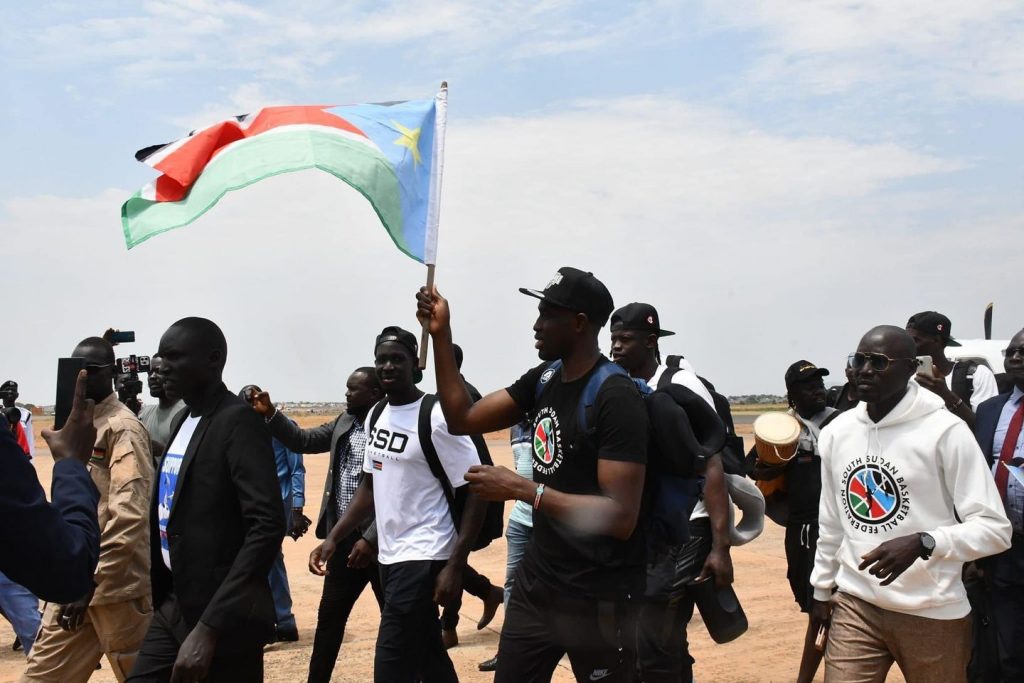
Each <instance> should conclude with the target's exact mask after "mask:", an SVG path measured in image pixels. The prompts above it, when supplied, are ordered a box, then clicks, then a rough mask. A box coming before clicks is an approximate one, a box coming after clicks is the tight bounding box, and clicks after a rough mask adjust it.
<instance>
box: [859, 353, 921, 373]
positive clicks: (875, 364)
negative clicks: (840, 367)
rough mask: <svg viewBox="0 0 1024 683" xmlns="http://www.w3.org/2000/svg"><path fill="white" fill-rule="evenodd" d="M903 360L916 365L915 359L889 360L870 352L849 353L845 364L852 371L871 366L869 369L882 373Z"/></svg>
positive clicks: (881, 354)
mask: <svg viewBox="0 0 1024 683" xmlns="http://www.w3.org/2000/svg"><path fill="white" fill-rule="evenodd" d="M901 360H905V361H910V362H911V363H913V364H914V365H917V364H918V361H917V359H916V358H889V356H887V355H885V354H884V353H871V352H864V353H862V352H860V351H858V352H857V353H851V354H850V356H849V357H848V358H847V360H846V362H847V365H849V366H850V367H851V368H853V369H854V370H860V369H861V368H863V367H864V366H865V365H868V364H869V363H870V364H871V369H872V370H874V371H875V372H884V371H885V370H887V369H888V368H889V366H890V365H892V364H893V363H896V362H898V361H901Z"/></svg>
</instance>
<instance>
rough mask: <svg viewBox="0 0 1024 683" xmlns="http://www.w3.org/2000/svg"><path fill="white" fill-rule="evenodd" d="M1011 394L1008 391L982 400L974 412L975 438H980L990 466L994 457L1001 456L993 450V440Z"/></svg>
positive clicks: (979, 441) (979, 443)
mask: <svg viewBox="0 0 1024 683" xmlns="http://www.w3.org/2000/svg"><path fill="white" fill-rule="evenodd" d="M1011 394H1012V392H1007V393H1005V394H999V395H998V396H993V397H992V398H990V399H987V400H985V401H982V402H981V404H980V405H979V406H978V410H977V411H976V412H975V413H974V438H975V439H977V440H978V445H979V446H981V452H982V453H984V454H985V459H986V460H987V461H988V465H989V467H991V466H992V464H993V463H994V462H995V460H994V459H995V458H998V457H999V454H998V453H993V452H992V441H993V440H994V439H995V437H996V427H998V426H999V416H1000V415H1001V414H1002V412H1003V407H1004V406H1005V405H1006V402H1007V401H1009V400H1010V395H1011Z"/></svg>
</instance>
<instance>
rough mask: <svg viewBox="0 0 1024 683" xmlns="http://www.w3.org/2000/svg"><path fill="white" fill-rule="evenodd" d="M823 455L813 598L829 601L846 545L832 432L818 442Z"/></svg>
mask: <svg viewBox="0 0 1024 683" xmlns="http://www.w3.org/2000/svg"><path fill="white" fill-rule="evenodd" d="M818 450H819V451H820V453H821V499H820V500H819V502H818V547H817V550H816V551H815V553H814V570H813V571H812V572H811V586H813V587H814V599H815V600H818V601H820V602H828V601H829V600H830V599H831V597H832V589H833V588H835V585H836V574H838V573H839V546H840V544H842V542H843V524H842V518H841V517H840V515H839V503H838V502H837V500H836V491H835V477H834V476H833V474H832V467H831V465H832V432H831V431H829V430H825V431H823V432H822V433H821V438H820V439H819V440H818Z"/></svg>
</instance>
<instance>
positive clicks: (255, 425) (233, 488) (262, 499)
mask: <svg viewBox="0 0 1024 683" xmlns="http://www.w3.org/2000/svg"><path fill="white" fill-rule="evenodd" d="M187 415H188V411H187V410H183V411H182V412H181V414H179V415H178V416H177V417H175V418H174V424H173V426H172V428H171V436H170V438H169V439H168V445H170V444H171V443H173V442H174V437H175V436H176V435H177V433H178V430H179V429H180V428H181V423H182V422H183V421H184V420H185V418H186V416H187ZM165 452H166V451H165ZM161 462H162V458H161ZM158 472H159V469H158ZM158 499H159V486H157V487H155V490H154V491H153V500H152V503H151V505H150V532H151V539H152V540H151V543H150V546H151V550H152V578H153V602H154V605H156V606H157V607H159V606H160V605H161V604H162V603H163V601H164V600H165V599H166V598H167V596H168V595H169V594H170V593H172V592H173V593H174V594H175V595H176V596H177V599H178V604H179V605H180V607H181V614H182V617H183V618H184V620H185V622H186V623H187V624H188V625H189V627H194V626H195V624H196V623H197V622H198V621H202V622H203V623H204V624H206V625H207V626H210V627H212V628H214V629H216V630H217V631H219V632H220V640H219V641H218V646H220V645H222V644H223V645H226V646H230V645H231V644H232V643H239V644H247V643H251V642H252V641H253V640H257V641H260V642H266V641H269V640H271V638H272V635H273V630H274V621H275V617H274V601H273V598H272V597H271V594H270V585H269V583H268V581H267V575H268V573H269V572H270V567H271V565H272V564H273V562H274V559H275V558H276V557H277V554H278V552H280V550H281V541H282V540H283V539H284V532H285V520H284V510H283V508H282V507H281V489H280V488H279V485H278V481H277V471H276V467H275V464H274V450H273V448H272V447H271V443H270V432H269V431H268V430H267V428H266V425H265V424H264V422H263V419H262V418H261V417H260V416H259V415H257V414H256V412H255V411H253V409H252V408H251V407H250V406H249V405H248V404H246V403H245V402H244V401H242V400H241V399H240V398H238V397H237V396H235V395H234V394H232V393H231V392H229V391H228V390H227V388H226V387H224V385H221V396H220V399H219V400H218V401H217V402H216V404H215V405H214V406H213V407H211V408H209V409H208V410H207V411H206V413H204V414H203V415H202V419H201V420H200V421H199V424H198V426H197V427H196V431H195V433H194V434H193V435H192V440H191V441H190V442H189V445H188V448H187V449H186V451H185V456H184V459H183V460H182V463H181V468H180V470H179V472H178V481H177V485H176V487H175V491H174V503H173V505H172V506H171V514H170V519H169V520H168V522H167V540H168V547H169V549H170V555H171V567H172V568H173V570H168V569H167V566H166V565H165V564H164V561H163V557H162V555H161V553H160V531H159V528H158V520H157V505H158Z"/></svg>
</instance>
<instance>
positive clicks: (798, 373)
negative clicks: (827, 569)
mask: <svg viewBox="0 0 1024 683" xmlns="http://www.w3.org/2000/svg"><path fill="white" fill-rule="evenodd" d="M828 374H829V372H828V370H827V369H825V368H819V367H818V366H816V365H815V364H814V363H812V362H810V361H808V360H798V361H797V362H795V363H793V364H792V365H790V366H789V368H788V369H787V370H786V375H785V382H786V400H787V401H788V402H789V414H790V415H792V416H793V417H795V418H796V419H797V421H798V422H799V423H800V441H799V443H798V445H797V451H796V453H795V454H794V456H793V457H792V458H791V459H790V460H789V462H788V463H786V464H785V465H783V466H770V465H765V464H763V463H761V462H760V461H758V464H757V465H756V466H755V468H754V472H753V475H752V476H753V478H754V479H761V480H771V479H775V478H777V477H780V476H785V477H786V487H785V494H784V496H785V497H784V500H783V503H782V505H784V510H785V513H784V514H785V517H786V519H785V520H784V521H785V522H786V524H785V526H786V540H785V548H786V578H787V579H789V588H790V590H791V591H793V598H794V599H795V600H796V603H797V604H798V605H799V606H800V611H801V612H804V613H809V612H810V611H811V603H812V601H813V597H814V589H813V587H812V586H811V571H812V570H813V569H814V553H815V551H816V550H817V547H818V504H819V501H820V499H821V455H820V451H819V450H818V438H819V437H820V436H821V430H822V429H823V428H824V427H825V426H826V425H828V423H830V422H831V421H832V420H833V419H834V418H835V417H837V416H838V415H839V411H838V410H836V409H835V408H830V407H828V406H827V405H826V402H827V392H826V391H825V382H824V381H823V380H822V378H823V377H826V376H828ZM816 636H817V633H816V630H815V629H812V628H811V627H810V625H808V629H807V636H806V638H805V640H804V649H803V656H802V658H801V660H800V673H799V675H798V677H797V680H798V681H806V682H807V683H809V682H810V681H811V680H813V678H814V674H815V672H816V671H817V670H818V665H819V664H820V663H821V653H820V652H819V651H818V650H817V648H815V647H814V640H815V637H816Z"/></svg>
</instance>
